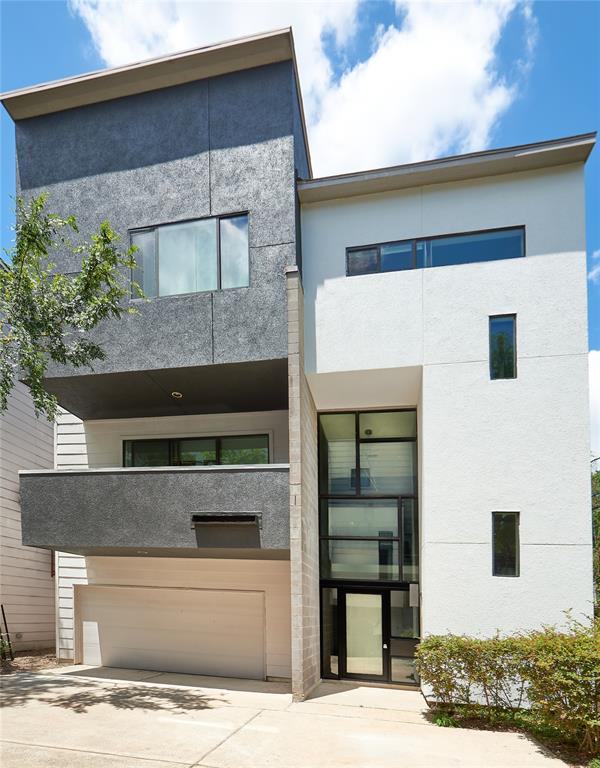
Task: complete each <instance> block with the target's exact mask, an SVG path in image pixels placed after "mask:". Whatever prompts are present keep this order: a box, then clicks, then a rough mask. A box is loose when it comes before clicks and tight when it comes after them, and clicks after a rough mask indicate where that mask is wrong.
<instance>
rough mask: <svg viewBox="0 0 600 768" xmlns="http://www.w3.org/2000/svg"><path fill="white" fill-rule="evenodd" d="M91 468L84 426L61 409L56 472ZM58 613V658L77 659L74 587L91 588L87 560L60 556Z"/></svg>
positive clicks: (57, 556) (57, 577) (57, 424)
mask: <svg viewBox="0 0 600 768" xmlns="http://www.w3.org/2000/svg"><path fill="white" fill-rule="evenodd" d="M87 466H88V460H87V447H86V443H85V431H84V427H83V422H82V421H81V419H78V418H77V416H73V415H72V414H70V413H67V412H66V411H63V410H62V409H61V412H60V413H59V415H58V417H57V420H56V469H85V468H87ZM56 581H57V590H56V591H57V613H56V655H57V656H58V658H59V659H63V660H67V659H72V658H73V648H74V634H73V585H74V584H87V571H86V566H85V557H82V556H81V555H72V554H68V553H66V552H57V553H56Z"/></svg>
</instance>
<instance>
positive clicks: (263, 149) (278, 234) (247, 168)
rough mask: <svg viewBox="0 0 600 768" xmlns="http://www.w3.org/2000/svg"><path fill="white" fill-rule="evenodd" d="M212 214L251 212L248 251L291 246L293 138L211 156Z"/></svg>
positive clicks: (293, 223) (233, 149) (292, 221)
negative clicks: (265, 246)
mask: <svg viewBox="0 0 600 768" xmlns="http://www.w3.org/2000/svg"><path fill="white" fill-rule="evenodd" d="M210 178H211V182H210V188H211V205H212V213H213V214H220V213H228V212H230V211H243V210H248V211H250V245H251V246H254V247H256V246H259V245H278V244H279V243H292V242H294V241H295V224H296V222H295V209H294V189H295V186H294V141H293V138H292V137H291V136H286V137H283V138H280V139H271V140H269V141H265V142H262V143H256V144H251V145H247V146H240V147H231V148H229V149H223V150H212V151H211V153H210Z"/></svg>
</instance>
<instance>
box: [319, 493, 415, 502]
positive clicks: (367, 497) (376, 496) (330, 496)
mask: <svg viewBox="0 0 600 768" xmlns="http://www.w3.org/2000/svg"><path fill="white" fill-rule="evenodd" d="M397 498H398V497H397V496H394V495H390V494H389V493H387V494H386V493H371V494H368V495H367V494H365V495H361V496H357V495H354V494H341V493H320V494H319V499H321V501H326V500H327V499H332V500H334V501H338V500H340V501H348V500H354V499H356V500H358V501H372V500H373V499H379V500H381V499H389V500H390V501H395V500H396V499H397ZM402 498H403V499H416V498H417V494H415V493H412V494H406V495H404V496H403V497H402Z"/></svg>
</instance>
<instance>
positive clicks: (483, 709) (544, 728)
mask: <svg viewBox="0 0 600 768" xmlns="http://www.w3.org/2000/svg"><path fill="white" fill-rule="evenodd" d="M416 657H417V669H418V671H419V675H420V677H421V680H422V682H423V683H424V684H425V686H426V687H428V688H429V689H430V694H431V695H430V699H431V703H432V705H433V706H434V707H435V708H436V709H437V710H441V711H443V712H444V713H445V714H446V716H447V717H451V716H452V714H455V713H460V714H461V715H463V716H467V717H468V716H476V717H483V718H484V719H486V720H487V721H488V722H498V721H499V720H502V719H503V718H504V719H506V716H507V715H510V717H511V718H512V720H513V722H518V723H519V724H521V725H525V727H527V728H528V729H529V730H531V731H532V732H535V733H537V734H540V733H541V734H544V733H548V734H552V737H553V738H558V739H559V740H560V741H561V742H563V743H565V744H572V745H577V747H578V748H580V749H582V750H585V751H586V752H587V753H588V754H594V753H595V752H596V751H597V750H598V749H599V748H600V619H596V620H595V622H593V623H592V624H590V625H583V624H576V623H573V624H572V625H571V626H570V627H569V629H568V630H566V631H559V630H557V629H554V628H544V629H543V630H541V631H537V632H530V633H528V634H523V635H516V636H512V637H500V636H496V637H492V638H489V639H483V640H482V639H476V638H470V637H463V636H457V635H447V636H433V637H428V638H426V639H425V640H423V641H422V642H421V644H420V645H419V647H418V648H417V654H416Z"/></svg>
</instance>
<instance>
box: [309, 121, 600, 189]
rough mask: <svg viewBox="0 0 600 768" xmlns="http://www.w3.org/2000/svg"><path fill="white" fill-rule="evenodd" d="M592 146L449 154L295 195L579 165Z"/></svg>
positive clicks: (558, 143)
mask: <svg viewBox="0 0 600 768" xmlns="http://www.w3.org/2000/svg"><path fill="white" fill-rule="evenodd" d="M595 143H596V133H595V132H594V133H585V134H581V135H579V136H570V137H568V138H564V139H554V140H552V141H541V142H538V143H536V144H523V145H520V146H517V147H507V148H505V149H491V150H487V151H484V152H472V153H470V154H467V155H454V156H452V157H446V158H441V159H438V160H426V161H424V162H420V163H408V164H406V165H396V166H392V167H389V168H380V169H376V170H372V171H362V172H360V173H347V174H341V175H339V176H326V177H323V178H317V179H310V180H302V181H300V182H299V183H298V194H299V197H300V201H301V202H302V203H319V202H323V201H327V200H336V199H339V198H345V197H355V196H358V195H372V194H377V193H381V192H392V191H396V190H401V189H408V188H410V187H418V186H424V185H428V184H442V183H444V182H450V181H464V180H468V179H476V178H481V177H483V176H495V175H499V174H504V173H518V172H520V171H532V170H538V169H541V168H550V167H553V166H558V165H568V164H571V163H585V161H586V160H587V158H588V156H589V154H590V152H591V151H592V149H593V147H594V144H595Z"/></svg>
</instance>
